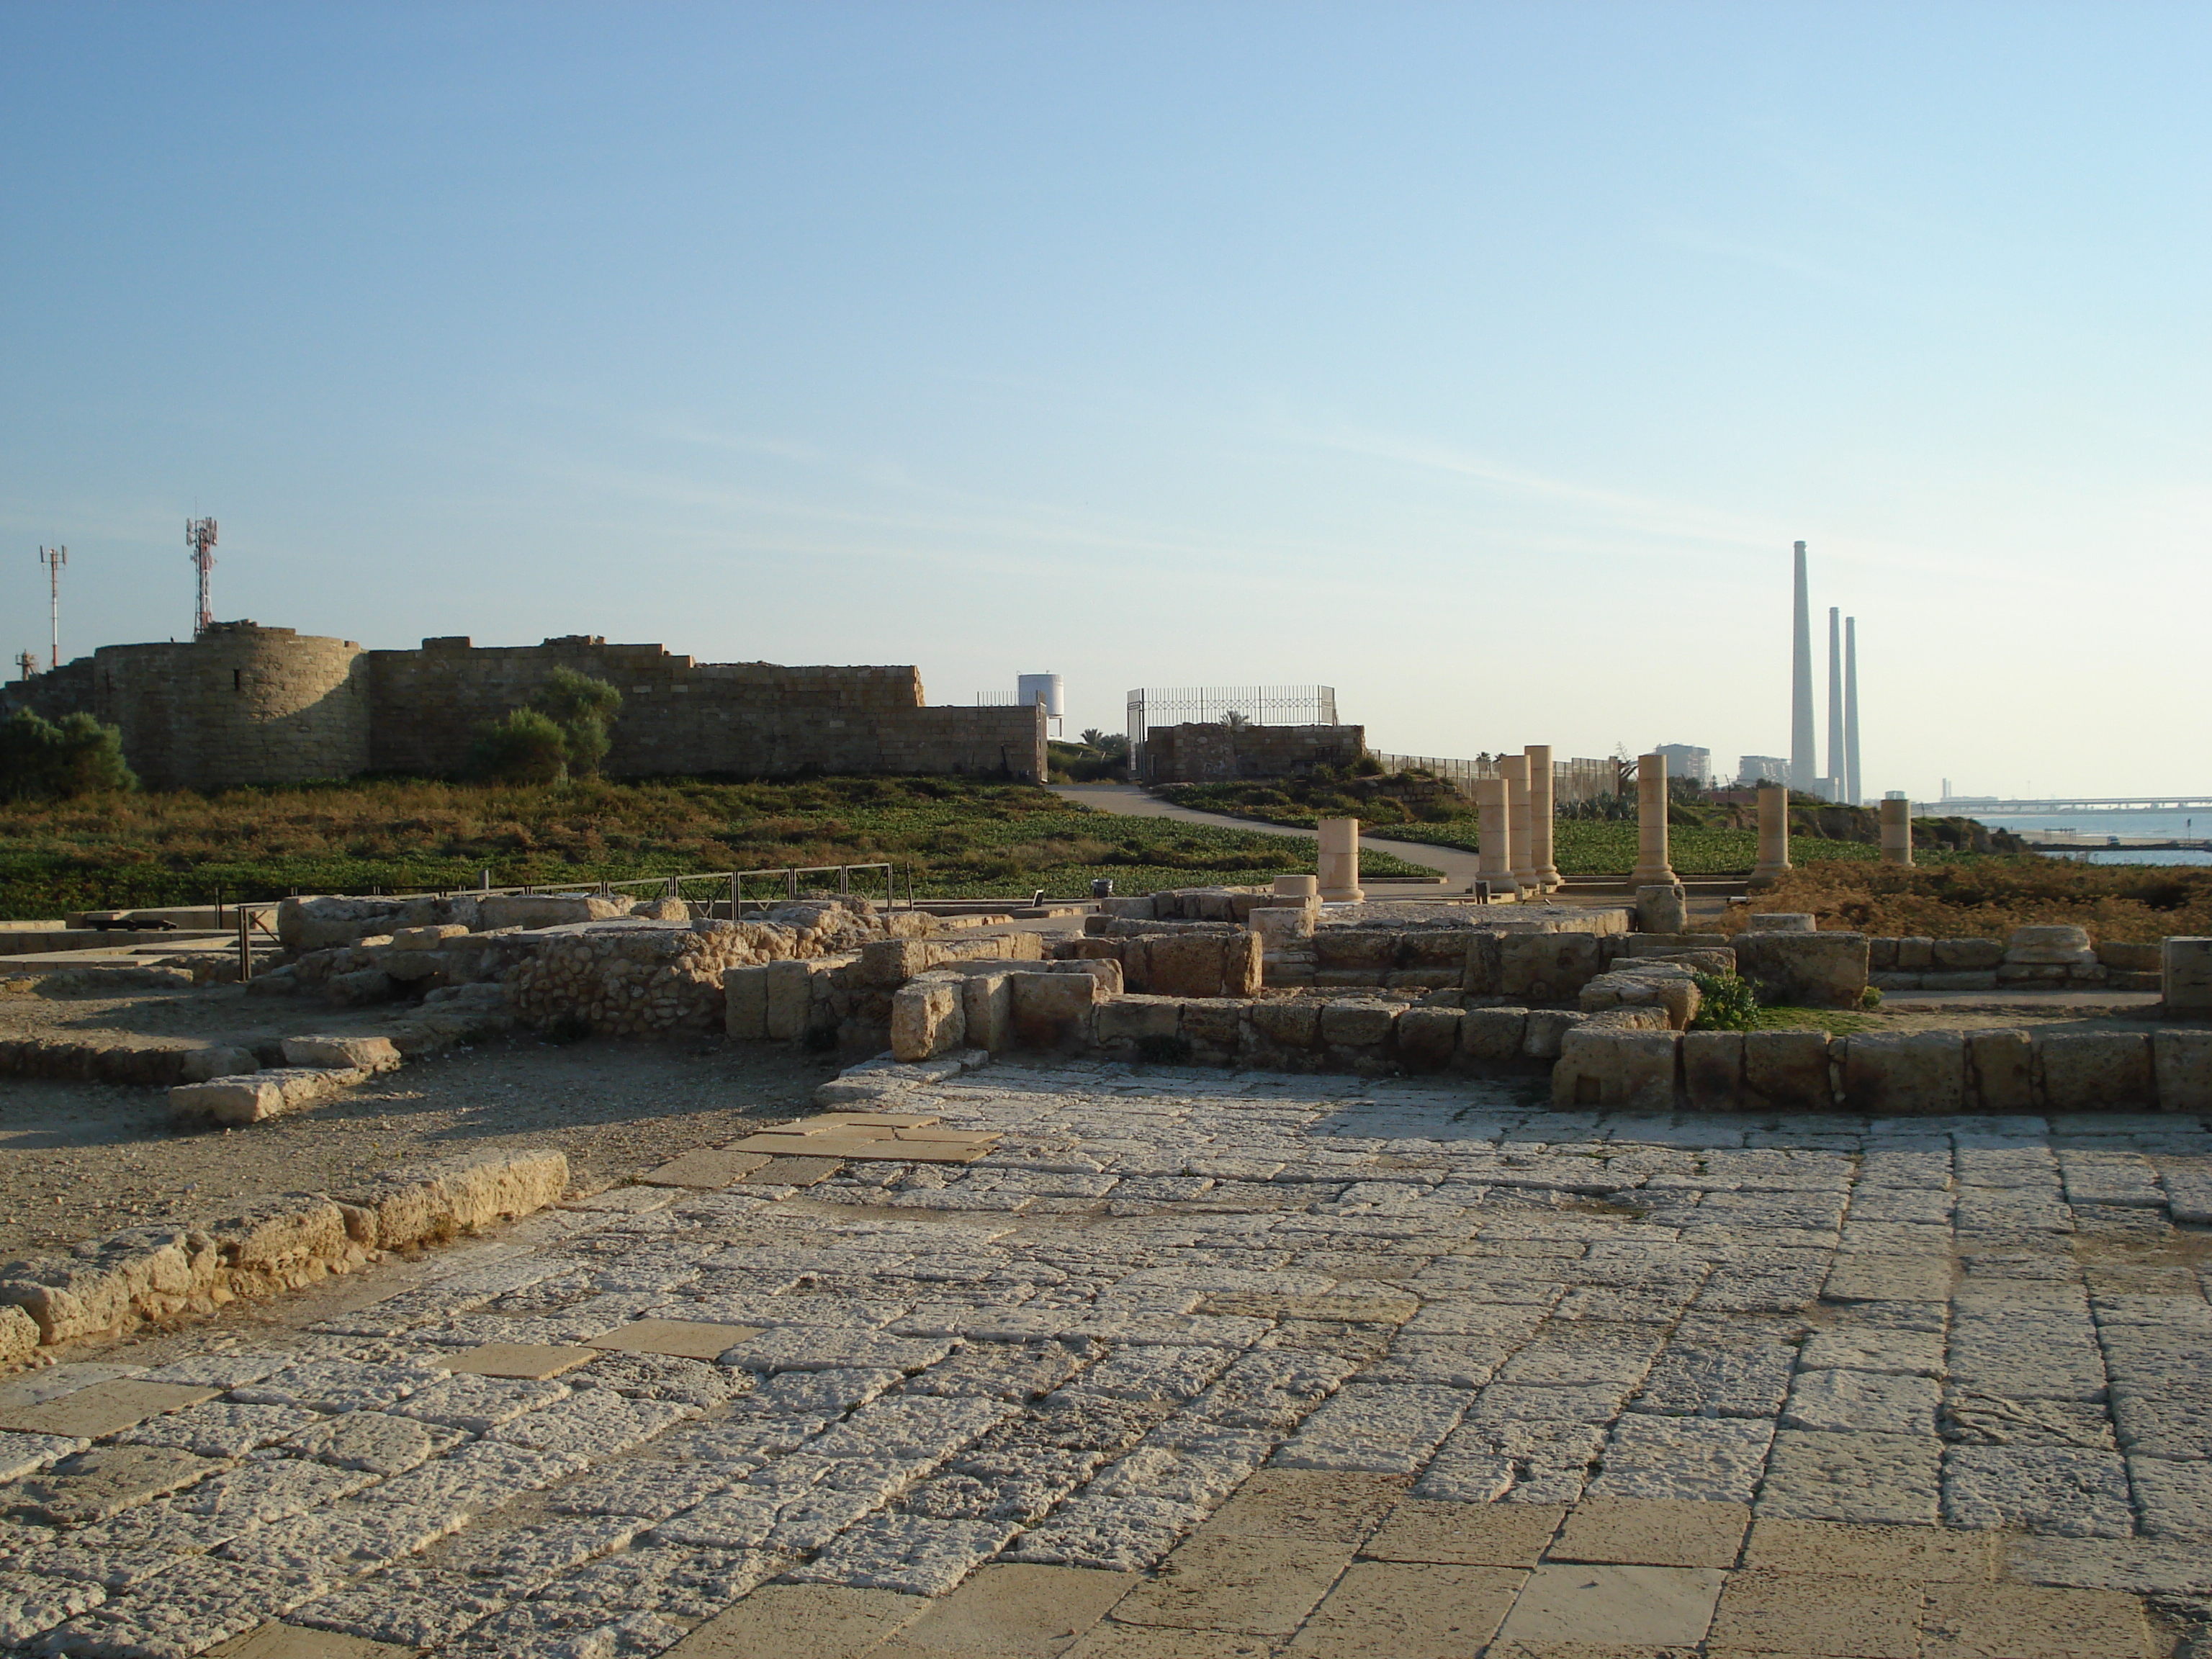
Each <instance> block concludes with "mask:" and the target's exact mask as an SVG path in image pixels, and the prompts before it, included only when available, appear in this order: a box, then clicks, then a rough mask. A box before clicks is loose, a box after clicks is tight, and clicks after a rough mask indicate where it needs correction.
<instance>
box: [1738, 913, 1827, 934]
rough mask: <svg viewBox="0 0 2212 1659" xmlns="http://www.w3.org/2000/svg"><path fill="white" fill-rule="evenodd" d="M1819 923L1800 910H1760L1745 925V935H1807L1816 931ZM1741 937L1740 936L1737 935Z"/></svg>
mask: <svg viewBox="0 0 2212 1659" xmlns="http://www.w3.org/2000/svg"><path fill="white" fill-rule="evenodd" d="M1819 926H1820V923H1819V921H1817V920H1816V919H1815V918H1814V917H1813V916H1811V915H1808V914H1806V913H1805V912H1804V911H1802V910H1760V911H1758V912H1756V913H1755V914H1754V915H1753V916H1752V919H1751V920H1750V921H1749V922H1747V924H1745V927H1744V932H1745V933H1812V932H1814V930H1815V929H1817V928H1818V927H1819ZM1737 937H1738V938H1741V937H1742V935H1741V934H1739V935H1737Z"/></svg>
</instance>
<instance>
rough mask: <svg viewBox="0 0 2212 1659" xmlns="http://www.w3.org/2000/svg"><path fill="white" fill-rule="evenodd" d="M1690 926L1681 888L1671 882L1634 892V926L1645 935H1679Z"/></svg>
mask: <svg viewBox="0 0 2212 1659" xmlns="http://www.w3.org/2000/svg"><path fill="white" fill-rule="evenodd" d="M1689 924H1690V908H1689V904H1688V902H1687V900H1686V897H1685V896H1684V894H1683V891H1682V889H1681V887H1680V885H1679V884H1676V883H1673V882H1667V883H1661V884H1654V885H1651V886H1648V887H1639V888H1638V889H1637V890H1636V926H1637V928H1638V931H1639V932H1641V933H1681V932H1682V931H1683V930H1684V929H1685V928H1686V927H1688V926H1689Z"/></svg>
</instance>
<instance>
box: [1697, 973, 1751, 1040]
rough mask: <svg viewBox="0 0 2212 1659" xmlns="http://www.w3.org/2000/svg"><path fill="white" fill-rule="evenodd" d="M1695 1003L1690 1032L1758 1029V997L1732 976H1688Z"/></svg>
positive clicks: (1741, 981)
mask: <svg viewBox="0 0 2212 1659" xmlns="http://www.w3.org/2000/svg"><path fill="white" fill-rule="evenodd" d="M1691 978H1692V980H1693V981H1695V982H1696V984H1697V987H1698V995H1699V1003H1698V1017H1697V1018H1695V1019H1693V1020H1692V1021H1691V1022H1690V1029H1691V1030H1693V1031H1750V1030H1757V1029H1758V1026H1759V993H1758V991H1757V990H1756V989H1755V988H1753V985H1752V983H1751V981H1749V980H1747V979H1742V978H1739V977H1738V976H1737V975H1734V974H1692V975H1691Z"/></svg>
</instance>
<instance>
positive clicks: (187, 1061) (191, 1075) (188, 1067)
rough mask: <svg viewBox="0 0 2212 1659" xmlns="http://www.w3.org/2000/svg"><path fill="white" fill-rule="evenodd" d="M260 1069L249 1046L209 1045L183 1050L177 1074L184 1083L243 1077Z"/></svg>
mask: <svg viewBox="0 0 2212 1659" xmlns="http://www.w3.org/2000/svg"><path fill="white" fill-rule="evenodd" d="M260 1069H261V1062H260V1060H258V1059H256V1058H255V1057H254V1054H253V1050H252V1049H251V1048H224V1047H210V1048H192V1049H188V1050H186V1051H185V1057H184V1059H183V1060H182V1061H181V1062H180V1063H179V1066H178V1076H179V1078H180V1079H182V1080H183V1081H184V1082H186V1083H208V1082H211V1081H213V1080H214V1079H216V1078H219V1077H243V1076H245V1075H246V1073H249V1072H258V1071H259V1070H260Z"/></svg>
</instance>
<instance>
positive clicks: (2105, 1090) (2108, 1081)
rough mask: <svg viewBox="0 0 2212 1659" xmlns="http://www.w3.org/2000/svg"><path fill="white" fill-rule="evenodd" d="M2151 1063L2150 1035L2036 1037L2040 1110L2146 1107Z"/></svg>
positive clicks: (2075, 1033) (2101, 1033)
mask: <svg viewBox="0 0 2212 1659" xmlns="http://www.w3.org/2000/svg"><path fill="white" fill-rule="evenodd" d="M2023 931H2025V930H2023ZM2150 1061H2151V1053H2150V1036H2149V1034H2148V1033H2147V1032H2138V1031H2069V1032H2063V1033H2060V1034H2058V1035H2057V1036H2043V1035H2042V1034H2040V1033H2038V1034H2037V1036H2036V1038H2035V1080H2036V1092H2037V1097H2038V1098H2037V1102H2036V1103H2037V1106H2038V1108H2039V1109H2041V1110H2044V1111H2049V1112H2099V1111H2111V1110H2113V1109H2121V1108H2126V1107H2132V1106H2148V1105H2149V1104H2150V1103H2151V1101H2152V1089H2151V1064H2150Z"/></svg>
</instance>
